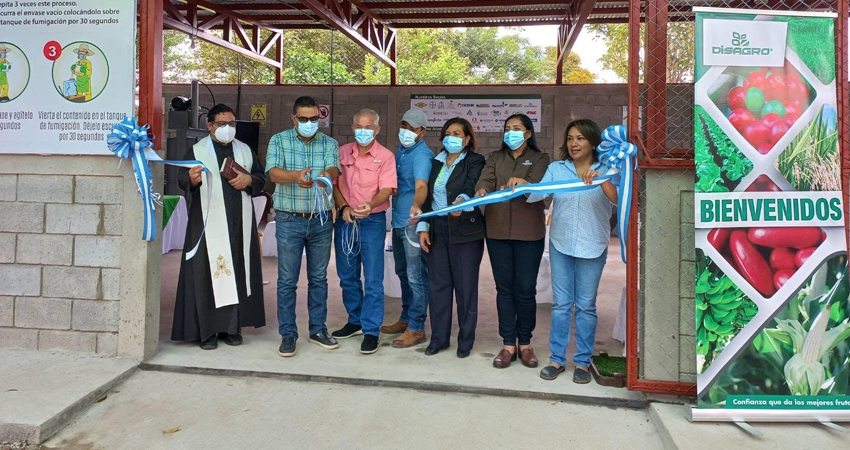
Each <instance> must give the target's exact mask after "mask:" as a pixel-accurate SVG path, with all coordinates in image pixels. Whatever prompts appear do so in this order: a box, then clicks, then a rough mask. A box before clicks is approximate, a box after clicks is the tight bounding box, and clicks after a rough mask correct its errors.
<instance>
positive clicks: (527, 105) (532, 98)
mask: <svg viewBox="0 0 850 450" xmlns="http://www.w3.org/2000/svg"><path fill="white" fill-rule="evenodd" d="M541 104H542V100H541V97H540V96H539V95H416V94H414V95H411V96H410V107H411V108H419V109H421V110H422V112H424V113H425V117H427V118H428V129H429V130H436V131H439V130H441V129H442V128H443V124H444V123H446V121H447V120H449V119H451V118H454V117H462V118H464V119H466V120H468V121H469V123H471V124H472V126H473V127H475V131H477V132H479V133H501V132H502V131H503V130H504V126H505V119H507V118H508V117H510V116H511V115H513V114H525V115H526V116H528V118H529V119H531V122H532V123H533V124H534V131H536V132H538V133H539V132H540V117H541V114H542V106H541Z"/></svg>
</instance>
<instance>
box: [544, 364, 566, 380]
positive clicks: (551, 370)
mask: <svg viewBox="0 0 850 450" xmlns="http://www.w3.org/2000/svg"><path fill="white" fill-rule="evenodd" d="M564 370H565V369H564V366H558V367H555V366H546V367H544V368H543V370H541V371H540V378H543V379H544V380H554V379H555V378H558V374H559V373H561V372H563V371H564Z"/></svg>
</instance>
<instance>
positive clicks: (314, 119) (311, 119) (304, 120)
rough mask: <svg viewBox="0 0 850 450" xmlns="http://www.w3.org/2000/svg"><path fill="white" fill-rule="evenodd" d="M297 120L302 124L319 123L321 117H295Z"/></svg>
mask: <svg viewBox="0 0 850 450" xmlns="http://www.w3.org/2000/svg"><path fill="white" fill-rule="evenodd" d="M295 118H296V119H298V121H299V122H301V123H307V122H313V123H317V122H318V121H319V116H313V117H298V116H295Z"/></svg>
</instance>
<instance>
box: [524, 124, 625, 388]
mask: <svg viewBox="0 0 850 450" xmlns="http://www.w3.org/2000/svg"><path fill="white" fill-rule="evenodd" d="M601 142H602V136H601V133H600V131H599V126H598V125H596V123H595V122H593V121H592V120H576V121H573V122H571V123H570V124H569V125H567V137H566V139H565V141H564V146H563V147H562V148H561V159H562V161H556V162H553V163H552V164H550V165H549V168H548V169H547V170H546V174H545V175H544V176H543V180H542V182H544V183H545V182H549V181H568V180H576V179H581V180H583V181H584V182H585V183H586V184H591V183H592V182H593V177H598V176H599V175H600V172H604V171H605V170H604V166H603V165H602V163H600V162H599V156H598V155H599V154H598V153H597V152H596V147H597V146H598V145H599V144H600V143H601ZM618 184H619V177H615V178H614V179H612V180H610V181H605V182H604V183H602V184H601V185H599V188H596V189H589V190H583V191H578V192H566V193H561V194H555V195H554V201H553V203H552V209H553V216H552V226H551V229H550V231H549V262H550V264H551V267H552V293H553V296H554V305H553V306H552V329H551V331H550V333H549V349H550V350H551V352H552V356H551V357H550V358H549V361H550V362H549V365H548V366H546V367H544V368H543V370H541V371H540V377H541V378H543V379H544V380H554V379H555V378H557V377H558V374H559V373H561V372H563V371H564V366H565V365H566V353H567V344H568V343H569V340H570V325H571V324H570V322H571V319H572V318H571V314H572V309H573V306H575V309H576V354H575V355H573V362H575V365H576V370H575V372H574V373H573V381H574V382H576V383H579V384H584V383H588V382H589V381H590V373H589V372H588V367H589V366H590V357H591V356H592V355H593V343H594V339H595V337H596V292H597V290H598V289H599V280H600V278H601V277H602V269H603V268H604V267H605V260H606V258H607V257H608V243H609V241H610V239H611V225H610V219H611V213H612V211H613V207H614V205H615V204H616V203H617V185H618ZM546 197H547V195H538V194H532V195H529V198H528V201H529V202H538V201H541V200H543V199H545V198H546Z"/></svg>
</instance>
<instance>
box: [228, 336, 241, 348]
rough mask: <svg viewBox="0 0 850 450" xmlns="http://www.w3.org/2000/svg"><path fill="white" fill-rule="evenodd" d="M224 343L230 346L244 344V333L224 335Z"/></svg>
mask: <svg viewBox="0 0 850 450" xmlns="http://www.w3.org/2000/svg"><path fill="white" fill-rule="evenodd" d="M224 343H225V344H227V345H230V346H233V347H235V346H237V345H242V335H241V334H228V335H227V336H225V337H224Z"/></svg>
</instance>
